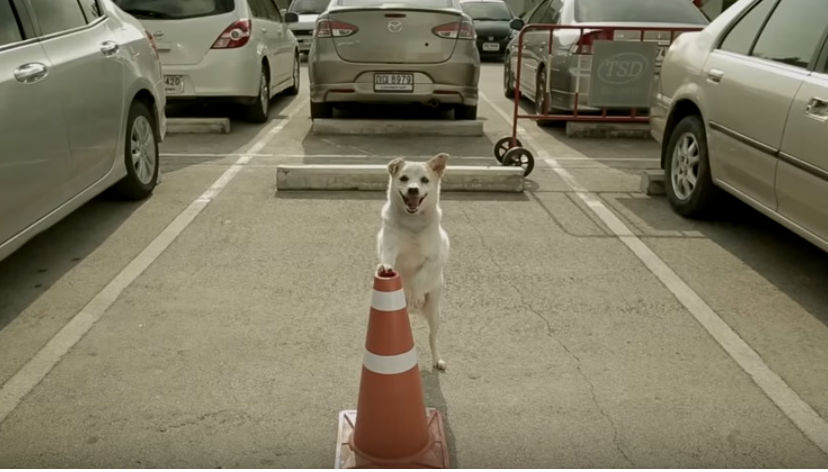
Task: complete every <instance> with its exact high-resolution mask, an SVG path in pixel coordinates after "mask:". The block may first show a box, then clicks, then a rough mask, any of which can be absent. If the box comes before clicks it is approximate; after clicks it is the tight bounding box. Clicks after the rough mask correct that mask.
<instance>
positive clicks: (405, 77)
mask: <svg viewBox="0 0 828 472" xmlns="http://www.w3.org/2000/svg"><path fill="white" fill-rule="evenodd" d="M374 90H375V91H377V92H413V91H414V74H374Z"/></svg>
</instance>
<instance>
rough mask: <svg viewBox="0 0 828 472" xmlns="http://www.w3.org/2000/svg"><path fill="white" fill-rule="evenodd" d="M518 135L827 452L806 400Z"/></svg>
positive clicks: (826, 432)
mask: <svg viewBox="0 0 828 472" xmlns="http://www.w3.org/2000/svg"><path fill="white" fill-rule="evenodd" d="M480 97H481V98H482V99H483V100H484V101H486V102H488V103H489V104H490V105H491V106H492V108H493V109H494V110H495V111H496V112H497V113H498V115H500V117H501V118H503V119H504V120H505V121H506V122H507V123H511V120H512V116H511V114H508V113H506V112H505V111H503V110H502V109H501V108H500V107H499V106H498V105H496V104H495V103H494V102H492V101H491V100H489V99H488V98H487V97H486V96H485V95H484V94H483V93H482V92H481V93H480ZM518 132H519V134H520V135H521V138H522V139H524V142H526V143H527V144H529V146H530V147H531V148H532V149H533V152H534V153H535V156H537V157H536V159H542V160H543V161H544V162H545V163H546V164H547V165H548V166H549V167H550V168H552V170H553V171H555V172H556V173H557V174H558V176H560V177H561V179H563V180H564V181H565V182H566V184H567V185H568V186H569V187H570V188H572V190H573V191H574V192H575V194H576V195H577V196H578V197H579V198H580V199H581V200H582V201H583V202H584V203H585V204H586V205H587V206H588V207H589V208H590V209H591V210H592V211H593V212H594V213H595V214H596V215H597V216H598V218H600V219H601V221H603V222H604V224H605V225H606V226H607V227H608V228H609V229H610V231H612V233H613V234H614V235H615V236H616V237H617V238H618V239H619V240H621V242H622V243H624V245H625V246H627V248H628V249H629V250H630V251H632V253H633V254H635V256H636V257H638V259H639V260H640V261H641V262H642V263H643V264H644V265H645V266H646V267H647V268H648V269H649V270H650V272H652V273H653V274H654V275H655V276H656V277H657V278H658V279H659V280H660V281H661V283H662V284H663V285H664V286H665V287H666V288H667V290H669V291H670V292H671V293H672V294H673V296H675V297H676V299H677V300H678V301H679V302H680V303H681V304H682V305H684V307H685V308H686V309H687V310H688V311H689V312H690V314H692V315H693V317H694V318H695V319H696V321H698V323H699V324H700V325H701V326H702V327H703V328H704V329H705V330H706V331H707V332H708V333H709V334H710V336H711V337H713V339H714V340H715V341H716V342H717V343H718V344H719V346H721V347H722V349H724V350H725V352H727V353H728V354H729V355H730V357H731V358H732V359H733V360H734V361H736V363H737V364H738V365H739V367H741V368H742V370H744V371H745V372H746V373H747V374H748V375H750V376H751V378H752V379H753V381H754V382H755V383H756V385H757V386H758V387H759V388H760V389H762V391H763V392H765V395H767V396H768V398H770V400H771V401H772V402H773V403H774V404H776V406H777V407H779V409H780V410H781V411H782V412H783V413H784V414H785V416H787V417H788V419H790V420H791V422H793V423H794V425H796V427H797V428H799V430H800V431H802V433H803V434H805V436H806V437H808V439H810V440H811V442H813V443H814V444H816V445H817V447H819V448H820V449H822V451H823V452H825V453H827V454H828V422H826V421H825V420H824V419H822V417H821V416H819V414H818V413H817V412H816V411H814V409H813V408H811V406H810V405H808V403H806V402H805V401H804V400H802V398H801V397H800V396H799V395H798V394H797V393H796V392H795V391H794V390H793V389H792V388H791V387H790V386H789V385H788V384H787V383H785V381H784V380H782V378H781V377H779V375H778V374H777V373H776V372H774V371H773V370H771V368H770V367H768V365H767V364H765V362H764V361H763V360H762V358H761V357H760V356H759V354H758V353H757V352H756V351H754V350H753V348H752V347H750V345H749V344H748V343H746V342H745V341H744V340H743V339H742V338H741V336H739V334H738V333H736V332H735V331H733V329H732V328H731V327H730V326H729V325H728V324H727V323H726V322H725V321H724V320H722V319H721V317H719V315H718V314H717V313H716V312H715V311H714V310H713V309H712V308H711V307H710V305H708V304H707V302H705V301H704V300H703V299H702V298H701V297H700V296H699V295H698V294H697V293H696V292H695V291H694V290H693V289H692V288H690V286H689V285H687V283H686V282H685V281H684V280H682V279H681V277H679V276H678V274H676V273H675V272H674V271H673V269H671V268H670V267H669V266H668V265H667V263H665V262H664V261H663V260H661V258H660V257H658V255H656V253H654V252H653V251H652V250H651V249H650V248H649V247H648V246H647V245H646V244H644V243H643V242H642V241H641V240H640V239H639V238H638V237H637V236H635V235H634V234H633V233H632V231H630V229H629V228H628V227H627V225H625V224H624V222H623V221H621V219H620V218H618V216H616V215H615V213H613V212H612V210H610V209H609V208H607V206H606V205H604V203H603V202H602V201H601V200H600V198H598V196H597V195H596V194H595V193H593V192H590V191H589V190H588V189H587V188H586V187H584V186H582V185H581V184H580V183H579V182H578V181H577V180H576V179H575V177H573V176H572V174H570V173H569V172H568V171H567V170H566V169H564V168H563V167H561V165H560V164H559V163H558V160H557V159H555V158H553V157H552V156H550V155H548V153H546V152H544V151H543V147H542V146H541V145H540V143H538V142H537V140H535V138H534V137H533V136H531V135H530V134H529V133H527V132H526V129H524V128H523V127H521V126H518Z"/></svg>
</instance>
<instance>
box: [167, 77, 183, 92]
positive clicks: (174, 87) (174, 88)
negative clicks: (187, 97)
mask: <svg viewBox="0 0 828 472" xmlns="http://www.w3.org/2000/svg"><path fill="white" fill-rule="evenodd" d="M164 91H165V92H167V93H169V94H176V93H184V78H183V77H182V76H180V75H165V76H164Z"/></svg>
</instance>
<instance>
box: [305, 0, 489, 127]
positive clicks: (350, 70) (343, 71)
mask: <svg viewBox="0 0 828 472" xmlns="http://www.w3.org/2000/svg"><path fill="white" fill-rule="evenodd" d="M475 37H476V35H475V32H474V25H473V23H472V20H471V18H470V17H469V16H468V15H466V14H465V13H463V11H462V10H461V9H460V6H459V4H458V2H457V0H393V1H388V0H333V1H332V2H331V3H330V5H329V7H328V10H327V11H326V12H325V13H323V14H322V15H320V17H319V20H318V21H317V23H316V28H315V34H314V40H313V44H312V45H311V50H310V55H309V56H308V70H309V72H310V82H311V84H310V93H311V115H312V117H313V118H327V117H330V116H331V113H332V109H333V106H334V104H337V103H344V102H363V103H365V102H373V103H423V104H426V105H429V106H433V107H452V108H454V116H455V118H456V119H461V120H473V119H476V118H477V84H478V79H479V76H480V55H479V54H478V52H477V46H476V44H475Z"/></svg>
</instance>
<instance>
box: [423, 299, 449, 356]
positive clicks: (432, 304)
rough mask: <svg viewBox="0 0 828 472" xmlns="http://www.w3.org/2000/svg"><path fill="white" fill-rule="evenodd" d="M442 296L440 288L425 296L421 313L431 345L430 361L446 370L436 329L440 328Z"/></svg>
mask: <svg viewBox="0 0 828 472" xmlns="http://www.w3.org/2000/svg"><path fill="white" fill-rule="evenodd" d="M441 297H442V289H441V288H436V289H434V290H432V291H430V292H428V294H427V295H426V297H425V305H424V306H423V315H425V319H426V321H428V343H429V345H431V361H432V365H433V366H434V367H436V368H437V369H439V370H446V361H444V360H443V358H442V357H440V351H439V350H438V349H437V331H438V330H439V329H440V298H441Z"/></svg>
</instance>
